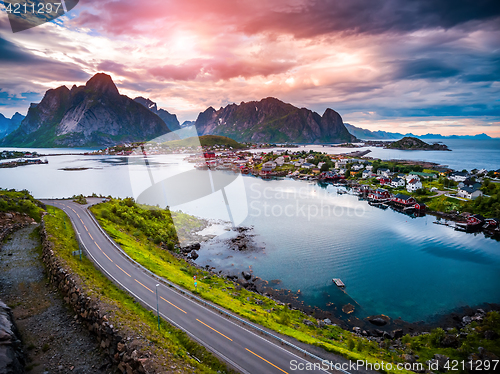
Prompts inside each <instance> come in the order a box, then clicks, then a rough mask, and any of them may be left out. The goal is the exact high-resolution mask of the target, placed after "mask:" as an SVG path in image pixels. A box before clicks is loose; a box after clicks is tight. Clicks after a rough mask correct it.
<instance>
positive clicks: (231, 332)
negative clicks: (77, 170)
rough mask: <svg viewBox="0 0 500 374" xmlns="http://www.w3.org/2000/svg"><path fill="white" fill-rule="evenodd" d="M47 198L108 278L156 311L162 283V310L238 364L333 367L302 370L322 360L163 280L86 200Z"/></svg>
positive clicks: (258, 369)
mask: <svg viewBox="0 0 500 374" xmlns="http://www.w3.org/2000/svg"><path fill="white" fill-rule="evenodd" d="M43 202H44V203H45V204H48V205H53V206H56V207H58V208H61V209H63V210H64V211H65V212H66V214H67V215H68V216H69V218H70V219H71V221H72V222H73V224H74V226H75V227H76V230H77V232H78V234H79V236H80V238H81V241H82V242H83V244H84V246H85V249H86V251H87V252H88V254H87V255H88V256H89V257H90V259H91V260H92V261H94V262H95V263H97V264H98V265H99V267H101V269H102V271H104V273H106V275H107V276H108V277H109V278H110V279H112V280H113V281H114V282H116V283H118V284H119V285H120V286H122V287H123V288H124V289H126V290H127V291H128V292H129V293H130V294H131V295H132V296H134V297H135V298H136V299H137V300H139V301H141V302H142V303H143V304H145V305H147V306H148V307H149V308H150V309H152V310H154V311H156V305H157V295H156V288H158V301H159V311H160V316H161V317H162V318H164V319H165V320H167V321H169V322H170V323H172V324H173V325H175V326H177V327H178V328H180V329H182V330H184V331H185V332H187V333H188V334H189V335H190V336H191V337H192V338H193V339H195V340H196V341H198V342H199V343H201V344H202V345H203V346H205V347H206V348H207V349H209V350H210V351H212V352H213V353H214V354H216V355H217V356H219V357H220V358H221V359H223V360H224V361H226V362H227V363H228V364H230V365H231V366H232V367H233V368H235V369H236V370H238V371H240V372H242V373H251V374H267V373H269V374H273V373H276V374H283V373H285V374H286V373H289V374H291V373H327V372H333V371H331V370H329V371H324V370H321V369H316V370H305V369H304V370H299V368H300V364H303V365H304V366H303V367H304V368H306V367H307V366H305V365H306V364H307V363H310V364H311V363H316V364H319V361H317V360H314V359H312V358H311V359H309V358H307V359H305V358H304V357H303V356H304V354H303V353H300V352H299V351H297V352H296V353H294V352H293V349H284V348H283V347H282V346H281V344H280V343H278V342H273V341H270V340H268V339H266V338H264V337H262V336H261V335H259V334H257V333H255V332H253V331H250V329H248V328H246V327H245V326H242V325H241V323H240V322H238V321H237V320H233V319H232V318H228V317H227V316H224V315H221V314H220V313H218V312H217V311H215V310H213V309H211V308H207V307H205V306H204V305H202V304H201V303H199V302H197V301H194V300H191V299H190V298H189V297H187V296H185V295H183V294H181V293H179V292H177V291H175V290H173V289H172V288H171V287H169V286H167V285H166V284H163V283H162V282H159V281H158V280H157V279H155V278H154V277H153V276H152V275H151V274H148V272H146V271H144V270H143V269H141V268H140V267H139V266H138V265H137V264H135V263H133V262H132V261H131V260H130V259H127V258H126V257H125V256H124V255H123V253H121V251H120V250H119V249H118V248H117V247H116V244H113V243H112V242H111V241H110V239H109V238H108V237H107V236H106V235H105V234H104V233H103V232H102V230H101V229H100V227H98V225H97V222H96V221H95V220H94V219H93V217H91V216H90V213H89V211H88V210H87V208H86V206H82V205H80V204H77V203H74V202H72V201H65V200H43ZM157 285H158V286H157ZM308 360H310V361H308ZM309 367H311V366H309Z"/></svg>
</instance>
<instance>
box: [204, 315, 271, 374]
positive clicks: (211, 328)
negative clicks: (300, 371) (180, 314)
mask: <svg viewBox="0 0 500 374" xmlns="http://www.w3.org/2000/svg"><path fill="white" fill-rule="evenodd" d="M196 320H197V321H198V322H199V323H201V324H202V325H205V326H207V327H208V328H209V329H210V330H213V331H215V332H216V333H217V334H219V335H222V336H223V337H225V338H226V339H229V340H231V341H233V339H231V338H228V337H227V336H226V335H224V334H223V333H221V332H219V331H217V330H216V329H214V328H213V327H210V326H208V325H207V324H206V323H203V322H201V321H200V320H199V319H198V318H196ZM252 353H253V352H252ZM273 366H274V365H273Z"/></svg>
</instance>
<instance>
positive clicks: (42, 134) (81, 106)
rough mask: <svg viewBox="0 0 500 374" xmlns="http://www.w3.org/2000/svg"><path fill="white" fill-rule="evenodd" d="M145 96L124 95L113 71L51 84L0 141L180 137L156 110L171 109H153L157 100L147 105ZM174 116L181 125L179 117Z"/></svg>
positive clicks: (51, 143) (70, 142) (71, 143)
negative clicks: (68, 83)
mask: <svg viewBox="0 0 500 374" xmlns="http://www.w3.org/2000/svg"><path fill="white" fill-rule="evenodd" d="M145 100H146V101H145V102H146V104H148V103H147V99H145ZM141 101H143V100H139V102H137V101H134V100H132V99H130V98H129V97H127V96H125V95H120V93H119V92H118V89H117V88H116V86H115V84H114V82H113V80H112V79H111V77H110V76H109V75H106V74H103V73H98V74H96V75H94V76H93V77H92V78H91V79H90V80H89V81H88V82H87V83H86V84H85V85H84V86H79V87H77V86H73V87H72V88H71V90H70V89H68V88H67V87H66V86H61V87H58V88H56V89H51V90H48V91H47V92H46V93H45V95H44V97H43V99H42V101H41V102H40V103H39V104H31V106H30V108H29V110H28V114H27V115H26V118H24V119H23V120H22V122H21V124H20V125H19V127H18V128H17V129H16V130H14V131H13V132H12V133H10V134H9V135H7V136H6V137H5V138H4V139H2V140H1V141H0V145H4V146H5V145H9V146H18V147H29V146H37V147H61V146H62V147H89V146H108V145H115V144H118V143H127V142H134V141H147V140H150V139H153V138H156V137H158V136H162V135H164V136H165V140H173V139H178V136H176V135H175V134H170V135H171V136H168V134H169V133H170V132H171V130H170V129H169V127H168V126H167V124H165V122H164V121H163V120H162V119H161V118H160V117H159V115H158V114H161V115H163V116H165V117H167V114H168V112H166V111H165V112H166V113H163V112H159V113H155V110H156V112H158V110H157V109H156V104H155V105H154V106H152V107H147V106H144V103H143V102H141ZM153 104H154V103H153ZM174 117H175V116H174ZM170 122H172V123H173V124H174V125H175V122H176V123H177V125H178V121H177V118H176V117H175V120H174V121H172V120H171V119H170ZM166 134H167V135H166Z"/></svg>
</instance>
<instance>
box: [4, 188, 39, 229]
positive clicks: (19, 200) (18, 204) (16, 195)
mask: <svg viewBox="0 0 500 374" xmlns="http://www.w3.org/2000/svg"><path fill="white" fill-rule="evenodd" d="M38 204H39V203H38V202H37V201H36V200H35V199H33V197H32V196H31V195H30V194H29V192H28V191H26V190H23V191H14V190H3V189H0V212H19V213H26V214H27V215H28V216H30V217H31V218H33V219H34V220H36V221H38V222H39V221H40V219H41V212H42V211H43V209H42V208H40V206H39V205H38Z"/></svg>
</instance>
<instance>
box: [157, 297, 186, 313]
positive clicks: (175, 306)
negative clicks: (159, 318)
mask: <svg viewBox="0 0 500 374" xmlns="http://www.w3.org/2000/svg"><path fill="white" fill-rule="evenodd" d="M160 299H162V300H163V301H165V302H167V303H169V304H170V305H172V306H173V307H174V308H177V309H179V310H180V311H181V312H183V313H186V314H187V312H186V311H184V310H182V309H181V308H179V307H178V306H177V305H175V304H172V303H171V302H170V301H168V300H167V299H164V298H163V297H161V296H160Z"/></svg>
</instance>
